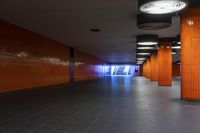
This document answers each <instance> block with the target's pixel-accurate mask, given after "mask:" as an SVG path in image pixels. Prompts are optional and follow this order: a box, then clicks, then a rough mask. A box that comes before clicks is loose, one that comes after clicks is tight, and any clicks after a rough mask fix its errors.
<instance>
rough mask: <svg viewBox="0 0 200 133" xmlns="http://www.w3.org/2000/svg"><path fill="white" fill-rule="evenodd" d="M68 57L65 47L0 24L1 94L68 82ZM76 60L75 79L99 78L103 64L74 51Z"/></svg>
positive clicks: (3, 23)
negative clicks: (100, 66) (100, 65)
mask: <svg viewBox="0 0 200 133" xmlns="http://www.w3.org/2000/svg"><path fill="white" fill-rule="evenodd" d="M69 58H70V51H69V48H68V47H67V46H65V45H62V44H60V43H58V42H55V41H52V40H49V39H47V38H44V37H41V36H39V35H36V34H34V33H32V32H29V31H27V30H24V29H22V28H19V27H16V26H13V25H10V24H8V23H6V22H2V21H0V92H6V91H13V90H20V89H26V88H35V87H42V86H49V85H54V84H62V83H69V80H70V74H69ZM75 58H76V59H75V61H76V64H75V65H76V67H75V78H76V80H86V79H91V78H95V77H99V76H102V71H101V73H100V72H99V67H98V65H99V64H100V63H102V61H100V60H98V59H97V58H94V57H92V56H90V55H88V54H85V53H83V52H80V51H77V50H76V52H75ZM102 64H103V63H102ZM97 71H98V72H97Z"/></svg>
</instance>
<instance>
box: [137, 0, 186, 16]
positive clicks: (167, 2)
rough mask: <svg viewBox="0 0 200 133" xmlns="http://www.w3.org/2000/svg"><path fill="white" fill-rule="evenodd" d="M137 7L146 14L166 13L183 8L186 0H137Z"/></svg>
mask: <svg viewBox="0 0 200 133" xmlns="http://www.w3.org/2000/svg"><path fill="white" fill-rule="evenodd" d="M138 5H139V9H140V11H141V12H144V13H148V14H167V13H173V12H177V11H180V10H182V9H184V8H185V7H186V6H187V5H188V2H187V0H139V1H138Z"/></svg>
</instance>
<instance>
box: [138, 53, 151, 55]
mask: <svg viewBox="0 0 200 133" xmlns="http://www.w3.org/2000/svg"><path fill="white" fill-rule="evenodd" d="M137 55H151V53H137Z"/></svg>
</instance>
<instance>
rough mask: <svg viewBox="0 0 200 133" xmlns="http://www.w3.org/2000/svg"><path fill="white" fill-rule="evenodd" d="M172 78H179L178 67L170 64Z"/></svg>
mask: <svg viewBox="0 0 200 133" xmlns="http://www.w3.org/2000/svg"><path fill="white" fill-rule="evenodd" d="M172 76H180V65H179V64H176V63H172Z"/></svg>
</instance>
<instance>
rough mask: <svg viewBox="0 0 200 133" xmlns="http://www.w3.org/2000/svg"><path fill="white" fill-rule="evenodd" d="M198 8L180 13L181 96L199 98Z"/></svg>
mask: <svg viewBox="0 0 200 133" xmlns="http://www.w3.org/2000/svg"><path fill="white" fill-rule="evenodd" d="M199 51H200V8H189V9H187V10H186V11H185V12H184V13H183V14H181V98H183V99H193V100H200V52H199Z"/></svg>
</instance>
